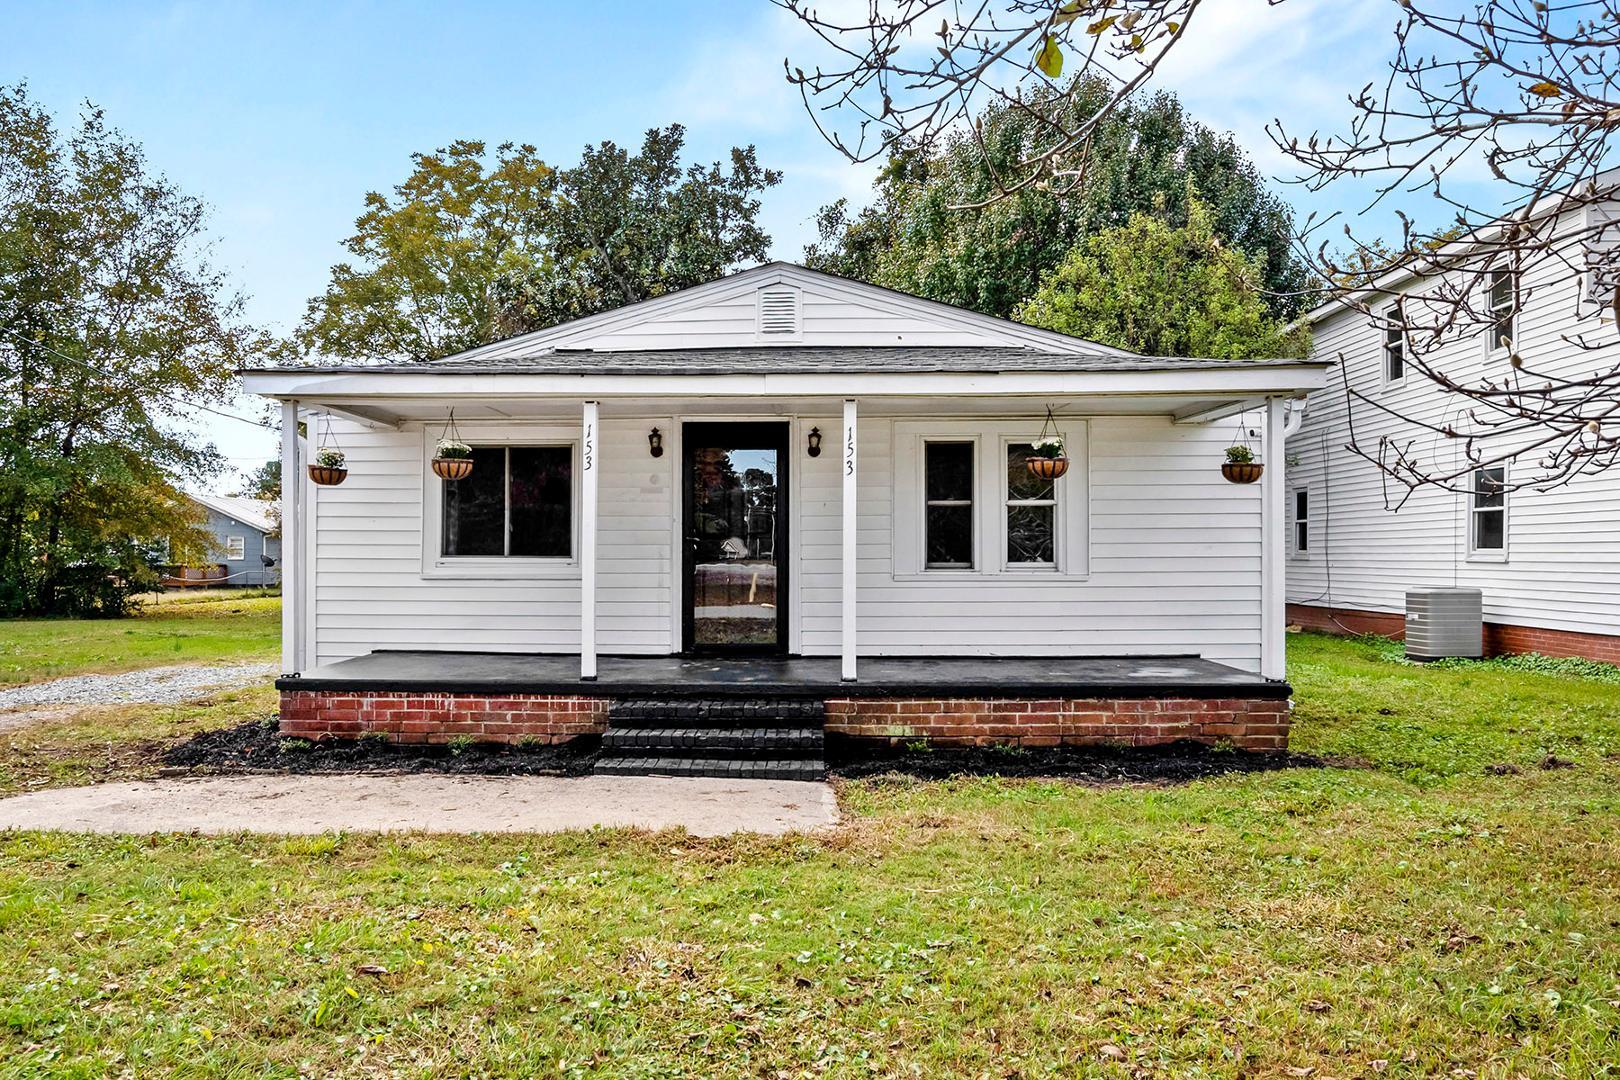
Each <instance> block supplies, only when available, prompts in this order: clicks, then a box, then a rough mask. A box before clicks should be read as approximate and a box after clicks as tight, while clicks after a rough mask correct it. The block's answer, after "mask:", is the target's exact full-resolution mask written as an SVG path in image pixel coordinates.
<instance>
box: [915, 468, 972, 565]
mask: <svg viewBox="0 0 1620 1080" xmlns="http://www.w3.org/2000/svg"><path fill="white" fill-rule="evenodd" d="M973 452H974V444H973V443H971V442H930V443H926V444H924V449H923V455H924V458H923V460H924V471H925V473H926V476H925V478H924V493H923V499H924V513H925V515H926V522H925V525H924V531H925V533H926V536H927V541H926V555H925V557H924V565H926V566H927V567H929V568H930V569H948V570H971V569H973Z"/></svg>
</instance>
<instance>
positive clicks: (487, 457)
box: [441, 446, 574, 559]
mask: <svg viewBox="0 0 1620 1080" xmlns="http://www.w3.org/2000/svg"><path fill="white" fill-rule="evenodd" d="M472 461H473V468H472V473H471V474H470V475H468V476H467V477H465V478H463V479H461V480H455V481H446V482H445V483H444V485H443V490H444V516H443V528H442V530H441V540H442V543H441V550H442V552H443V554H444V557H446V558H469V557H485V558H490V557H494V558H507V557H510V558H523V557H527V558H543V559H566V558H569V557H570V556H571V555H572V554H573V541H574V527H573V501H574V500H573V491H574V478H573V472H574V455H573V448H572V447H570V446H475V447H473V452H472Z"/></svg>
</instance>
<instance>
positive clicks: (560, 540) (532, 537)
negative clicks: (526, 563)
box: [474, 446, 574, 558]
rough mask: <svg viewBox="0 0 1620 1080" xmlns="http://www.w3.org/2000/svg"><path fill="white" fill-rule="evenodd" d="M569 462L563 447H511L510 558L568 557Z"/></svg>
mask: <svg viewBox="0 0 1620 1080" xmlns="http://www.w3.org/2000/svg"><path fill="white" fill-rule="evenodd" d="M573 459H574V454H573V450H572V449H571V448H569V447H567V446H514V447H512V487H511V501H512V546H511V554H513V555H528V556H540V557H547V558H567V557H568V556H569V555H570V554H571V553H572V551H573V535H574V527H573V521H572V520H571V515H572V510H573V501H574V500H573V491H574V482H573V471H574V470H573ZM476 471H477V469H476V468H475V469H474V472H475V473H476Z"/></svg>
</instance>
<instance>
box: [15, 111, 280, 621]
mask: <svg viewBox="0 0 1620 1080" xmlns="http://www.w3.org/2000/svg"><path fill="white" fill-rule="evenodd" d="M205 239H206V237H205V235H204V212H203V207H202V204H201V203H200V202H198V201H197V200H196V199H193V198H191V197H189V196H187V195H184V194H183V193H181V192H180V191H178V190H177V189H176V188H175V187H174V186H173V185H171V184H169V183H168V182H167V181H166V180H164V179H163V178H162V177H160V176H156V175H153V174H152V173H151V172H150V171H149V170H148V168H147V165H146V162H145V159H144V157H143V156H142V153H141V150H140V147H139V146H137V145H136V144H134V143H132V142H130V141H128V140H126V139H125V138H123V137H122V136H121V135H120V134H119V133H118V132H117V131H115V130H114V129H112V128H110V127H108V126H107V124H106V121H105V119H104V117H103V115H102V113H101V112H100V111H99V110H96V109H88V110H87V111H86V112H85V113H84V114H83V116H82V117H81V118H80V121H79V124H78V126H77V128H76V129H75V130H73V131H72V132H71V133H69V134H67V135H65V136H64V135H61V134H59V133H58V132H57V130H56V128H55V126H54V124H53V123H52V121H51V118H50V116H49V115H48V114H47V113H46V112H45V111H44V110H43V109H41V108H39V107H38V106H37V105H35V104H34V102H33V101H32V100H31V99H30V98H29V96H28V94H27V91H26V89H25V88H23V87H20V86H19V87H0V612H3V613H8V614H16V613H68V612H73V613H83V614H104V613H117V612H119V611H121V610H123V609H124V608H125V607H126V606H127V604H128V603H129V597H130V594H131V592H132V591H134V590H136V589H139V588H142V587H147V586H149V585H150V584H151V583H153V581H154V580H155V578H154V574H153V563H154V561H156V560H157V559H158V558H159V557H161V556H162V555H164V554H168V553H172V554H173V555H174V556H175V557H176V558H177V559H184V558H185V557H187V556H188V555H189V554H192V553H195V552H197V551H199V550H201V549H202V547H203V546H204V545H205V544H206V543H207V538H206V536H205V535H204V534H203V533H202V531H201V529H200V521H199V516H198V515H197V513H196V512H195V510H194V508H192V507H191V506H190V505H189V504H188V503H187V502H186V501H185V500H184V499H183V498H182V497H181V496H180V495H179V493H178V492H177V491H176V489H175V487H174V485H173V483H172V480H173V478H175V477H177V476H185V477H187V478H188V479H192V480H195V479H199V478H204V477H207V476H210V475H212V474H213V473H214V472H215V471H217V470H218V468H219V467H220V466H221V464H222V463H221V461H220V459H219V458H218V456H217V454H216V453H215V452H214V450H213V448H212V447H211V446H209V445H207V444H206V443H204V442H203V441H202V440H200V439H199V438H198V437H197V436H196V435H194V434H192V433H191V430H190V429H191V427H192V426H193V424H194V422H195V413H194V410H191V409H190V408H189V407H188V406H187V405H186V404H185V401H187V400H191V401H203V400H207V399H210V398H218V397H221V396H223V395H224V394H225V393H226V391H228V390H229V389H230V388H231V386H232V385H233V377H234V376H233V372H234V369H235V368H236V367H237V366H238V365H239V364H241V363H242V362H244V361H245V360H247V359H248V358H249V357H251V356H253V355H256V354H257V351H258V350H259V349H260V348H262V347H263V346H264V344H265V343H264V340H263V339H262V337H260V336H258V335H255V334H254V333H253V332H252V331H251V330H249V329H248V328H247V327H245V326H243V325H241V324H240V322H239V321H238V320H239V317H240V314H241V301H240V299H239V298H237V297H235V296H233V295H230V294H229V293H228V292H227V290H226V283H225V279H224V277H223V275H222V274H220V273H219V272H217V271H215V270H214V269H212V268H211V267H210V266H209V265H208V264H207V262H206V261H205V259H204V243H205Z"/></svg>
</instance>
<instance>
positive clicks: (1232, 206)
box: [805, 80, 1309, 317]
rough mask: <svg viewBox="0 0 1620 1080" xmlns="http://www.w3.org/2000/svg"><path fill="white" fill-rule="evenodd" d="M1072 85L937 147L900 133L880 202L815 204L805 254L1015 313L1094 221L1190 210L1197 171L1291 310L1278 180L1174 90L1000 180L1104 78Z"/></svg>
mask: <svg viewBox="0 0 1620 1080" xmlns="http://www.w3.org/2000/svg"><path fill="white" fill-rule="evenodd" d="M1073 90H1074V92H1073V93H1072V94H1067V92H1062V93H1060V92H1059V91H1058V90H1057V88H1055V87H1048V88H1046V89H1045V90H1043V91H1038V92H1037V93H1038V94H1040V95H1042V96H1043V100H1040V101H1032V102H1030V103H1029V107H1028V108H1013V107H1011V106H1010V105H1008V104H1006V103H998V104H996V105H994V106H992V107H991V108H989V109H987V110H986V111H985V112H984V114H983V115H982V116H980V117H979V118H978V121H977V122H976V124H975V131H974V133H972V134H959V135H957V136H955V137H954V138H951V139H948V140H946V141H945V142H943V143H942V144H940V148H939V150H938V152H937V153H934V154H931V155H929V154H924V153H922V152H921V151H919V150H916V149H912V148H907V147H903V146H897V147H894V148H892V149H891V151H890V154H889V159H888V163H887V167H886V168H885V169H884V171H883V172H882V174H881V175H880V176H879V178H878V181H877V185H876V190H877V198H876V200H875V201H874V203H873V204H872V205H871V206H869V207H867V208H865V209H863V210H861V211H859V212H853V211H851V209H850V207H849V205H848V204H847V203H845V202H839V203H834V204H833V205H831V206H829V207H826V208H824V209H823V210H822V212H821V214H820V215H819V217H818V225H819V228H820V239H819V241H818V242H817V243H815V244H813V245H811V246H810V247H809V248H807V249H806V252H805V256H806V261H807V262H808V263H809V264H810V265H811V266H815V267H817V268H819V269H823V270H828V271H830V272H832V273H837V274H842V275H844V276H846V277H853V278H858V279H860V280H865V281H871V282H874V283H875V284H879V285H887V286H889V287H891V288H896V289H902V290H904V291H907V292H913V293H917V294H920V295H922V296H926V297H929V298H930V299H934V300H942V301H945V302H946V303H951V304H958V305H961V306H964V307H969V308H973V309H975V310H977V311H982V312H985V313H987V314H990V315H999V316H1003V317H1005V316H1008V315H1011V314H1012V312H1013V310H1014V309H1015V308H1016V307H1017V306H1018V305H1019V304H1020V303H1022V302H1023V301H1024V300H1026V299H1028V298H1029V297H1030V296H1032V295H1034V292H1035V290H1036V289H1037V288H1038V287H1039V285H1040V283H1041V281H1042V279H1043V278H1045V276H1046V275H1047V274H1049V273H1050V272H1051V271H1052V270H1053V269H1054V268H1056V267H1057V265H1058V264H1059V263H1060V262H1062V261H1063V259H1064V258H1065V257H1066V256H1067V255H1068V254H1069V252H1070V251H1072V250H1073V249H1074V248H1076V247H1078V246H1080V245H1081V244H1082V243H1084V241H1085V240H1086V238H1088V237H1090V236H1092V235H1094V234H1095V233H1097V232H1098V231H1100V230H1102V229H1106V228H1110V227H1112V226H1118V225H1123V224H1125V222H1127V221H1128V220H1129V219H1130V218H1131V216H1132V215H1134V214H1141V213H1153V214H1158V215H1160V216H1162V217H1163V218H1164V219H1165V220H1166V221H1167V222H1169V223H1170V224H1171V225H1182V224H1185V223H1186V221H1187V213H1188V208H1187V192H1188V190H1189V186H1188V185H1189V184H1191V189H1192V190H1196V191H1197V192H1198V193H1199V196H1200V197H1201V198H1202V199H1203V200H1204V201H1205V203H1206V204H1207V206H1208V207H1209V211H1210V214H1211V215H1212V219H1213V223H1214V229H1215V231H1216V233H1217V234H1218V235H1219V236H1221V237H1222V239H1223V240H1224V241H1225V242H1227V243H1229V244H1231V245H1232V246H1234V247H1236V248H1238V249H1239V250H1240V251H1243V252H1244V253H1245V254H1248V255H1252V256H1255V257H1257V258H1259V259H1262V260H1263V264H1264V268H1265V269H1264V276H1263V278H1262V287H1263V291H1264V300H1265V303H1266V306H1267V308H1268V309H1269V310H1270V311H1271V312H1272V314H1274V315H1277V316H1283V317H1286V316H1289V315H1292V314H1294V313H1295V312H1296V311H1297V309H1298V306H1299V300H1298V295H1299V292H1300V290H1301V289H1303V288H1304V287H1305V286H1306V285H1307V284H1308V280H1309V278H1308V275H1307V273H1306V272H1305V269H1304V268H1303V266H1302V265H1301V263H1300V262H1299V261H1298V260H1297V259H1296V258H1295V257H1294V255H1293V253H1292V250H1291V246H1290V245H1291V243H1292V235H1293V215H1292V212H1291V211H1290V209H1289V207H1288V205H1287V204H1286V203H1284V202H1283V201H1282V200H1281V199H1279V198H1277V197H1276V196H1275V195H1273V194H1272V193H1271V192H1269V191H1268V190H1267V189H1266V187H1265V184H1264V181H1263V179H1262V178H1261V176H1260V173H1259V171H1258V170H1257V169H1256V168H1255V166H1254V163H1253V162H1252V161H1251V160H1250V159H1249V157H1248V155H1247V154H1246V153H1245V152H1244V150H1243V148H1242V147H1240V146H1239V145H1238V144H1237V143H1236V142H1235V141H1234V140H1233V139H1232V138H1231V137H1230V136H1228V135H1217V134H1216V133H1214V132H1212V131H1210V130H1209V129H1208V128H1206V127H1204V126H1203V125H1202V124H1199V123H1197V122H1196V121H1194V120H1192V119H1191V118H1190V117H1188V116H1187V115H1186V112H1185V111H1184V110H1183V109H1182V107H1181V104H1180V102H1179V101H1178V100H1177V99H1176V98H1175V96H1174V95H1173V94H1168V93H1159V94H1155V95H1153V96H1151V97H1148V98H1146V99H1144V100H1142V101H1139V102H1133V101H1128V102H1127V103H1125V104H1124V105H1121V106H1117V107H1116V108H1115V109H1114V110H1113V111H1112V112H1110V113H1109V114H1108V115H1107V116H1106V117H1105V118H1104V119H1103V120H1102V121H1101V122H1100V123H1099V125H1098V126H1097V128H1096V130H1095V132H1094V134H1093V136H1092V138H1091V140H1090V141H1089V142H1088V143H1087V144H1086V145H1085V146H1084V147H1082V148H1080V149H1079V150H1076V151H1073V152H1070V153H1066V154H1064V155H1062V156H1061V157H1060V159H1059V160H1058V162H1057V172H1056V174H1055V175H1053V176H1052V177H1050V178H1048V179H1042V180H1040V181H1039V182H1036V183H1030V184H1028V185H1025V186H1022V187H1018V188H1017V189H1016V190H1015V191H1013V192H1012V193H1011V194H1007V193H1006V192H1005V191H1004V190H1003V185H1004V183H1005V182H1006V180H1007V177H1008V175H1010V174H1011V173H1013V172H1014V171H1016V169H1017V165H1018V162H1020V161H1022V160H1024V159H1026V158H1027V157H1028V156H1029V155H1030V154H1031V153H1032V152H1033V151H1035V150H1036V149H1038V148H1039V147H1040V146H1042V145H1043V144H1045V143H1047V142H1049V141H1051V140H1053V139H1055V138H1057V137H1058V134H1057V128H1056V127H1054V126H1053V125H1052V124H1051V123H1049V122H1048V121H1047V120H1045V119H1043V115H1044V114H1045V113H1046V112H1048V111H1050V110H1052V109H1059V110H1061V111H1062V112H1063V113H1064V118H1065V119H1067V120H1072V119H1073V117H1071V116H1070V115H1069V114H1075V115H1082V114H1086V115H1089V114H1090V113H1094V112H1097V111H1098V110H1101V109H1102V108H1103V107H1104V104H1105V102H1106V101H1107V99H1108V88H1107V87H1106V86H1104V85H1103V84H1102V83H1101V82H1099V81H1095V80H1093V81H1090V82H1087V83H1082V84H1079V85H1078V86H1076V87H1074V88H1073Z"/></svg>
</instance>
